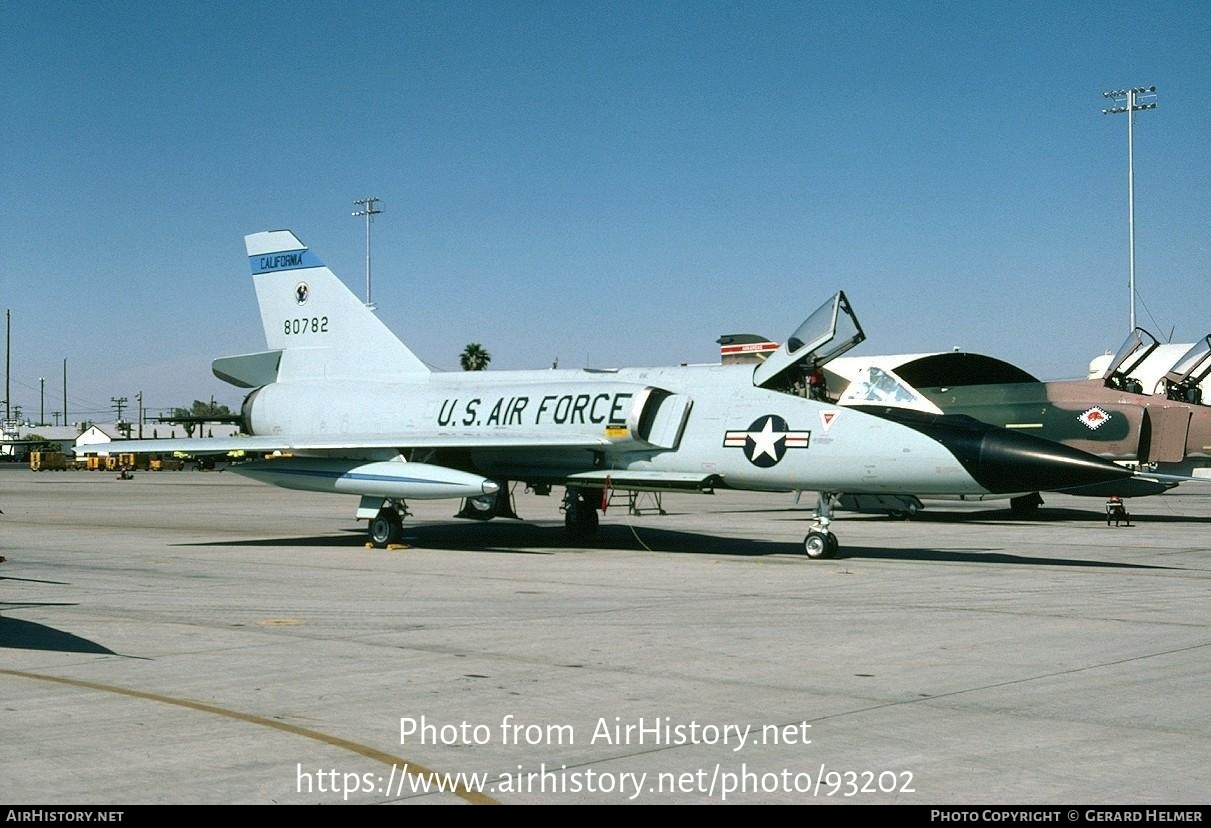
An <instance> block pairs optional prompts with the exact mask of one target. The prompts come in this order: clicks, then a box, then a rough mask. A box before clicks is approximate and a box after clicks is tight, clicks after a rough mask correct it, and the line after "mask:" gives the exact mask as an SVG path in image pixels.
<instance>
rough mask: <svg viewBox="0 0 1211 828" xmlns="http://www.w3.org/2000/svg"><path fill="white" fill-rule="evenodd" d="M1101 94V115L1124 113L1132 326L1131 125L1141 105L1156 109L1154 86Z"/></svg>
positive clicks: (1132, 184)
mask: <svg viewBox="0 0 1211 828" xmlns="http://www.w3.org/2000/svg"><path fill="white" fill-rule="evenodd" d="M1102 97H1103V98H1107V99H1109V100H1110V101H1112V102H1113V106H1111V107H1110V108H1109V109H1103V110H1102V114H1103V115H1120V114H1122V113H1124V112H1125V113H1127V258H1128V266H1127V272H1128V275H1127V290H1128V292H1129V293H1130V294H1131V330H1133V331H1134V330H1135V160H1134V146H1133V144H1134V138H1133V133H1134V131H1135V130H1134V127H1135V113H1136V112H1139V111H1140V110H1142V109H1156V87H1155V86H1136V87H1133V88H1131V89H1115V90H1112V91H1109V92H1103V93H1102Z"/></svg>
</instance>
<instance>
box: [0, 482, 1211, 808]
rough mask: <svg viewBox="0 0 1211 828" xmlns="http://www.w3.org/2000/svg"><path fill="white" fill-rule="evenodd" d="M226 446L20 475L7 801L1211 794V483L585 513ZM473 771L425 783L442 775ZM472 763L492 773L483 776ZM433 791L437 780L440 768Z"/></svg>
mask: <svg viewBox="0 0 1211 828" xmlns="http://www.w3.org/2000/svg"><path fill="white" fill-rule="evenodd" d="M514 495H515V499H516V505H517V511H518V513H519V514H520V515H522V516H523V517H524V518H526V520H525V522H517V521H500V520H494V521H491V522H488V523H475V522H469V521H462V520H453V519H452V518H451V516H452V515H453V514H454V512H455V511H456V510H457V508H458V503H457V502H455V501H430V502H416V503H412V504H410V506H411V507H412V509H413V511H414V512H415V515H414V516H413V517H412V518H410V519H409V521H408V548H406V549H400V550H390V551H387V550H382V551H380V550H369V549H366V548H365V547H364V545H363V544H364V535H363V534H362V532H363V527H364V523H358V522H356V521H354V520H353V517H352V515H353V511H354V508H355V506H356V498H351V497H342V496H331V495H322V494H307V493H300V492H288V491H283V490H278V489H274V488H271V487H267V486H262V485H260V484H256V483H252V482H250V481H247V480H245V479H243V478H240V477H237V476H236V475H233V474H230V473H226V472H160V473H148V472H142V473H136V474H135V476H134V479H132V480H126V481H120V480H117V479H115V475H113V474H106V473H98V472H43V473H34V472H30V471H28V470H26V469H23V468H19V467H0V509H2V510H3V511H4V515H2V516H0V555H3V556H5V557H7V559H8V560H7V562H6V563H4V564H2V565H0V699H2V701H0V706H2V708H3V712H2V713H0V723H2V724H0V732H2V733H3V744H4V745H5V750H4V760H3V770H2V772H0V802H3V803H6V804H17V803H26V804H41V805H54V804H93V805H122V804H139V803H328V804H341V803H345V802H348V803H359V804H370V803H374V804H390V803H453V804H459V803H475V802H503V803H582V802H583V803H590V802H591V803H627V802H643V803H707V802H724V801H726V802H739V803H809V804H810V803H821V804H824V803H834V804H840V803H854V802H861V803H914V804H970V803H986V804H1002V803H1003V804H1049V803H1056V804H1058V803H1065V804H1070V803H1071V804H1075V803H1079V804H1101V803H1118V804H1149V803H1155V804H1179V803H1187V804H1188V803H1198V802H1205V801H1206V797H1207V792H1208V790H1211V778H1209V775H1208V774H1209V771H1208V768H1211V694H1209V693H1208V687H1211V612H1209V611H1208V610H1209V605H1211V552H1209V550H1208V546H1209V544H1208V528H1209V527H1211V487H1202V488H1201V489H1199V488H1197V487H1196V486H1195V485H1193V484H1187V485H1186V486H1183V487H1182V488H1180V489H1177V490H1176V491H1174V492H1171V493H1169V494H1166V495H1163V496H1160V497H1153V498H1147V499H1142V500H1137V501H1129V502H1128V505H1129V508H1130V509H1131V510H1132V513H1133V516H1134V524H1135V525H1134V526H1132V527H1126V526H1120V527H1113V526H1107V525H1106V521H1105V518H1104V508H1103V501H1102V500H1100V499H1093V498H1080V499H1078V498H1072V497H1065V496H1059V495H1044V497H1045V499H1046V501H1047V504H1046V506H1044V508H1043V511H1042V512H1040V514H1039V516H1038V518H1037V519H1032V520H1025V521H1019V520H1011V519H1010V518H1009V513H1008V510H1007V509H1005V508H1004V504H997V503H985V504H960V503H941V504H929V507H930V509H929V511H928V512H926V513H925V514H923V515H921V516H919V517H918V518H916V519H914V520H911V521H902V520H893V519H890V518H887V517H882V516H870V515H861V516H860V515H848V514H840V515H839V517H840V520H839V522H838V524H837V525H836V527H835V528H836V530H837V532H838V536H839V538H840V542H841V557H840V558H838V559H835V560H826V561H811V560H808V559H807V558H805V557H804V556H803V555H802V554H801V549H802V546H801V543H802V539H803V535H804V534H805V532H806V528H807V519H808V517H809V516H810V513H811V504H810V503H809V502H808V501H807V499H806V498H805V500H804V502H803V504H802V505H801V506H796V505H794V503H793V502H792V499H791V497H790V496H789V495H757V494H748V493H721V494H718V495H715V496H696V495H673V494H669V495H665V496H664V499H663V504H664V508H665V510H666V511H667V512H668V514H666V515H658V514H651V513H647V514H642V515H630V514H628V510H627V508H626V504H625V500H624V499H621V498H620V499H619V500H618V501H617V502H616V503H615V504H614V505H613V506H611V507H610V509H609V510H608V512H607V514H606V515H605V516H604V517H603V518H602V523H601V529H600V532H599V534H598V535H597V536H596V537H595V538H594V539H593V540H592V541H591V542H589V543H587V544H585V545H581V546H576V545H574V544H573V543H571V542H570V541H569V540H568V539H567V538H566V537H565V536H564V533H563V526H562V515H561V514H560V513H559V503H560V498H559V492H558V491H556V492H554V493H553V494H552V495H551V496H550V497H538V496H535V495H532V494H525V493H523V492H522V489H521V487H518V488H517V489H516V490H515V492H514ZM446 774H449V775H450V777H451V778H455V775H457V774H465V775H467V776H463V777H457V778H455V781H457V782H460V783H461V787H459V788H458V789H457V790H455V791H453V792H450V791H446V792H441V793H439V792H437V788H438V786H439V785H445V784H446V782H447V776H446ZM471 774H477V775H480V776H477V777H475V778H470V777H469V775H471ZM426 785H427V786H429V792H428V793H426V792H424V789H425V786H426Z"/></svg>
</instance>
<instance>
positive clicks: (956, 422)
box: [865, 408, 1132, 494]
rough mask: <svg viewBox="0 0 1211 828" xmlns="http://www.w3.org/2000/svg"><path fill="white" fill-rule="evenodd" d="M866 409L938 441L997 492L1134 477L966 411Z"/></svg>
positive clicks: (1099, 460) (1084, 454)
mask: <svg viewBox="0 0 1211 828" xmlns="http://www.w3.org/2000/svg"><path fill="white" fill-rule="evenodd" d="M865 410H867V411H868V412H870V413H872V414H876V415H878V416H881V417H884V418H885V419H889V420H894V421H895V422H898V423H900V424H902V425H906V426H908V427H909V428H913V429H916V430H917V431H920V432H921V433H923V434H925V435H927V436H929V437H931V438H933V439H934V440H936V441H938V442H939V443H941V444H942V445H943V446H944V447H945V448H946V450H947V451H949V452H950V453H951V454H953V455H954V457H955V459H956V460H958V461H959V463H961V464H962V465H963V468H964V469H966V470H967V473H968V474H970V475H971V476H972V478H974V479H975V481H976V482H977V483H979V484H980V485H981V486H983V487H984V488H985V489H987V490H988V492H989V493H991V494H1009V493H1013V492H1035V491H1057V490H1060V489H1072V488H1077V487H1079V486H1096V485H1098V484H1104V483H1112V482H1114V481H1118V480H1126V479H1127V478H1129V477H1131V476H1132V473H1131V471H1129V470H1128V469H1125V468H1123V467H1122V466H1119V465H1117V464H1115V463H1111V462H1110V461H1109V460H1103V459H1102V458H1100V457H1096V456H1094V455H1092V454H1089V453H1088V452H1084V451H1081V450H1080V449H1074V448H1070V447H1069V446H1066V445H1064V444H1063V443H1055V442H1052V441H1051V440H1044V439H1043V438H1041V437H1035V436H1034V435H1031V434H1023V433H1022V432H1019V431H1011V430H1010V429H1007V428H1001V427H999V426H994V425H990V424H988V423H984V422H981V421H979V420H976V419H974V418H972V417H968V416H966V415H964V414H942V415H939V414H923V413H921V412H917V411H907V410H903V409H892V408H883V409H872V408H865Z"/></svg>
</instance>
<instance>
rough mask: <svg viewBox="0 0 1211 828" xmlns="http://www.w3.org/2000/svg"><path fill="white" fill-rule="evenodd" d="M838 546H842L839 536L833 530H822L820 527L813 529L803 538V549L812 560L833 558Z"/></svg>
mask: <svg viewBox="0 0 1211 828" xmlns="http://www.w3.org/2000/svg"><path fill="white" fill-rule="evenodd" d="M838 548H840V544H839V543H837V536H836V535H834V534H833V533H832V532H821V531H820V530H819V529H813V530H812V531H810V532H808V533H807V537H806V538H804V539H803V551H804V552H806V553H807V557H809V558H811V559H812V560H819V559H821V558H831V557H833V556H834V555H836V554H837V549H838Z"/></svg>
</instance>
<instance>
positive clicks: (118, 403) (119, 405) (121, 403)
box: [109, 397, 126, 425]
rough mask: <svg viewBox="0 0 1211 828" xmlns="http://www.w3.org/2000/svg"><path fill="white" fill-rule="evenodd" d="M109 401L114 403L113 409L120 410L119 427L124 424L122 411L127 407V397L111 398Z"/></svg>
mask: <svg viewBox="0 0 1211 828" xmlns="http://www.w3.org/2000/svg"><path fill="white" fill-rule="evenodd" d="M109 401H110V402H111V403H113V407H114V408H116V409H117V410H118V425H121V424H122V409H123V408H124V407H125V406H126V398H125V397H110V398H109Z"/></svg>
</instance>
